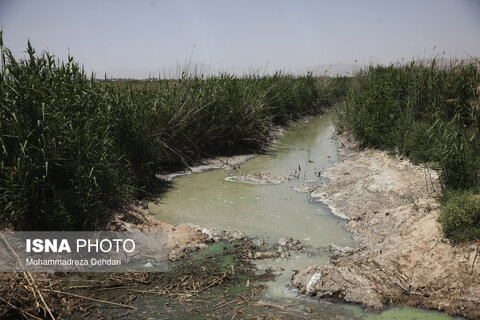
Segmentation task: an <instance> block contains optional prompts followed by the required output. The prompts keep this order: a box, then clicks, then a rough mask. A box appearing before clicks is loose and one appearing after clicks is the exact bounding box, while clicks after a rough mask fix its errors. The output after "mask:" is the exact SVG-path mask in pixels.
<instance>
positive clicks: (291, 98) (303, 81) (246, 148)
mask: <svg viewBox="0 0 480 320" xmlns="http://www.w3.org/2000/svg"><path fill="white" fill-rule="evenodd" d="M0 38H1V37H0ZM1 44H2V53H1V54H2V67H1V75H0V134H1V135H0V145H1V151H0V219H1V221H2V223H3V224H4V227H7V226H10V227H11V228H14V229H16V230H90V229H98V228H101V227H102V226H103V225H104V224H105V223H106V222H108V220H109V218H110V217H111V213H112V210H114V209H115V208H116V207H117V206H118V205H119V203H120V202H122V201H124V200H125V199H129V198H132V197H138V196H139V195H141V194H144V193H145V192H147V191H148V190H149V189H148V188H149V186H152V185H154V184H155V183H156V181H157V180H156V178H155V174H156V173H159V172H162V171H169V170H174V169H178V168H181V167H185V166H187V165H190V164H194V163H197V162H198V161H199V160H200V159H202V158H205V157H212V156H216V155H229V154H235V153H241V152H252V151H258V150H260V149H261V148H262V147H264V146H265V143H267V142H268V140H269V133H270V131H271V129H272V127H273V126H275V125H285V124H287V123H288V122H289V121H291V120H294V119H296V118H299V117H301V116H302V115H306V114H314V113H317V112H320V111H321V110H323V108H325V107H327V106H329V105H332V104H333V103H335V102H336V101H338V99H339V98H340V96H341V94H342V93H343V92H344V91H345V89H346V83H347V80H346V79H342V78H338V79H331V78H316V77H313V76H312V75H309V74H307V75H304V76H292V75H287V74H282V73H277V74H275V75H271V76H256V75H249V76H245V77H237V76H234V75H228V74H222V75H218V76H213V77H204V76H201V75H196V76H189V75H188V72H185V73H183V75H182V76H181V77H180V78H179V79H175V80H168V81H167V80H158V81H143V82H142V84H141V85H139V84H138V82H134V83H132V84H129V83H126V84H121V85H118V84H116V83H114V82H112V81H97V80H96V79H95V78H94V76H93V75H91V76H88V75H87V74H86V72H85V71H84V70H83V68H82V67H81V66H79V65H78V64H77V63H76V62H75V60H74V59H73V58H72V57H69V58H68V60H67V61H59V60H57V59H56V58H55V57H54V56H53V55H51V54H49V53H48V52H42V53H40V54H37V53H36V52H35V50H34V48H33V47H32V46H31V45H30V43H28V47H27V50H26V52H27V56H26V58H25V59H19V60H17V59H15V57H14V56H13V55H12V53H11V52H10V50H8V48H4V47H3V43H1Z"/></svg>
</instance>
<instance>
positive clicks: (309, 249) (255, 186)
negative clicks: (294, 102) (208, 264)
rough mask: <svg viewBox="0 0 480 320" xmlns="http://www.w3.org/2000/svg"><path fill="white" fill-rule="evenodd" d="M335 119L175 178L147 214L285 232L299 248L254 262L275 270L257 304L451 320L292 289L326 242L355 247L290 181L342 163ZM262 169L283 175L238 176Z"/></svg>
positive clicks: (305, 125) (267, 237)
mask: <svg viewBox="0 0 480 320" xmlns="http://www.w3.org/2000/svg"><path fill="white" fill-rule="evenodd" d="M332 118H333V115H332V114H330V113H327V114H324V115H321V116H317V117H312V118H310V119H308V121H304V122H299V123H296V124H295V125H293V126H292V127H291V128H289V129H288V130H287V131H286V133H285V134H284V135H283V136H280V137H278V139H277V140H276V142H274V143H273V144H272V146H271V147H270V148H269V150H268V151H267V152H265V153H264V154H262V155H258V156H256V157H253V158H251V159H249V160H248V161H246V162H245V163H243V164H240V165H239V166H236V167H234V168H232V169H230V170H224V169H216V170H210V171H206V172H202V173H198V174H191V175H184V176H179V177H176V178H174V179H173V180H172V184H173V185H172V188H171V189H170V190H169V191H168V192H167V193H165V194H164V195H162V197H161V198H159V199H158V200H157V201H155V202H151V203H149V206H148V207H149V211H150V212H151V214H153V215H155V216H157V218H158V219H159V220H162V221H166V222H168V223H171V224H180V223H193V224H196V225H199V226H202V227H206V228H216V229H220V230H230V231H237V230H238V231H241V232H243V233H245V234H246V235H247V236H249V237H250V238H252V239H253V241H254V242H256V243H263V242H265V243H266V244H268V243H271V244H272V243H275V242H277V240H278V239H280V238H283V237H289V238H290V237H291V238H293V239H295V240H300V241H301V242H302V243H303V245H304V249H303V250H291V251H290V258H289V259H281V258H277V259H263V260H256V261H255V264H256V268H257V269H258V270H257V274H262V273H265V272H268V271H271V272H272V273H273V274H274V275H275V277H270V278H269V279H268V280H265V279H262V280H261V281H263V282H264V285H265V289H264V290H263V291H262V294H261V299H262V301H267V302H269V301H270V302H272V303H274V304H275V305H277V306H278V305H280V306H282V305H283V306H296V307H302V308H305V310H308V312H309V313H310V314H311V315H304V317H305V316H306V317H307V318H325V319H328V318H330V316H332V315H334V317H336V316H339V317H341V318H344V319H451V317H449V316H448V315H446V314H443V313H438V312H433V311H426V310H422V309H414V308H410V307H402V306H391V307H389V308H387V309H386V310H384V311H382V312H369V311H365V310H363V309H362V308H360V307H358V306H353V305H348V304H341V303H330V302H326V301H321V300H316V299H314V298H308V297H305V296H302V295H298V294H297V293H296V292H295V291H294V290H292V289H290V288H289V283H290V279H291V276H292V273H293V272H294V270H301V269H304V268H306V267H308V266H311V265H318V264H324V263H328V260H329V252H328V250H326V248H327V247H328V246H329V245H332V244H335V245H340V246H352V247H354V246H355V243H354V241H353V239H352V237H351V235H350V233H349V232H347V231H346V230H345V229H344V228H343V226H344V224H345V221H344V220H342V219H340V218H338V217H336V216H334V215H333V214H332V212H331V211H330V209H329V208H328V206H326V205H325V204H322V203H321V202H316V201H313V200H312V199H310V198H309V197H308V195H305V194H304V193H300V192H296V191H295V190H294V186H298V185H305V184H319V183H321V182H324V181H325V180H324V178H322V177H321V173H322V171H323V170H324V169H325V168H327V167H329V166H331V165H333V164H334V163H335V162H337V161H339V160H340V158H341V156H340V154H339V149H338V148H339V146H338V144H337V142H336V141H335V139H332V136H333V134H334V126H333V124H332ZM260 173H261V174H268V176H269V177H270V176H273V177H281V179H280V180H282V181H281V183H278V184H274V183H266V184H263V183H259V182H261V181H255V180H251V179H240V178H238V177H245V176H247V177H248V176H249V175H253V177H255V175H257V176H259V177H261V175H260ZM260 180H261V179H260ZM270 182H271V181H270ZM277 182H278V181H277ZM210 250H214V249H212V248H211V249H210ZM227 260H228V259H227ZM252 281H255V280H252ZM259 281H260V280H259ZM322 314H323V315H324V316H323V317H322V316H321V315H322Z"/></svg>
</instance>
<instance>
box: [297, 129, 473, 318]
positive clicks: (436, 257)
mask: <svg viewBox="0 0 480 320" xmlns="http://www.w3.org/2000/svg"><path fill="white" fill-rule="evenodd" d="M338 139H339V140H340V142H341V145H342V149H341V152H342V155H343V159H342V161H340V162H338V163H336V164H335V165H333V166H332V167H330V168H328V169H327V170H326V171H325V172H324V173H323V176H325V177H327V178H329V179H330V181H328V182H327V183H324V184H320V185H318V186H303V187H302V186H300V187H298V188H297V189H298V190H299V191H304V192H309V193H310V194H311V196H312V197H313V198H315V199H317V200H318V201H323V202H325V203H327V204H328V205H329V206H330V207H331V209H332V212H333V213H334V214H336V215H338V216H340V217H344V218H346V219H348V223H347V224H346V228H347V230H349V231H351V232H352V234H353V237H354V239H355V241H356V243H357V247H358V248H356V249H352V248H339V247H335V248H334V255H333V257H332V258H331V263H330V264H327V265H317V266H312V267H309V268H307V269H305V270H302V271H299V272H298V273H297V274H295V275H294V276H293V277H292V284H293V286H294V287H296V288H298V289H299V291H300V292H301V293H306V294H307V295H311V296H316V297H318V298H328V299H334V300H340V301H345V302H351V303H359V304H361V305H363V306H365V307H367V308H370V309H381V308H383V307H384V306H385V305H386V304H387V303H389V302H393V303H405V304H408V305H411V306H416V307H423V308H429V309H438V310H444V311H445V312H447V313H449V314H452V315H462V316H465V317H468V318H472V319H478V318H480V262H479V261H477V260H480V259H479V258H477V255H478V251H479V246H480V241H475V242H471V243H466V244H462V245H457V246H454V245H451V244H450V243H449V242H448V240H446V239H445V238H444V237H443V235H442V232H441V228H440V225H439V223H438V222H437V218H438V215H439V208H438V207H439V206H438V202H437V200H436V197H437V196H438V195H439V191H440V186H439V182H438V174H437V173H436V172H434V171H432V170H426V169H425V168H424V167H422V166H415V165H413V164H411V163H410V162H409V161H407V160H404V159H401V158H399V157H391V156H389V155H388V154H386V153H385V152H382V151H378V150H370V149H365V150H359V149H358V147H357V145H356V144H355V142H354V141H353V139H352V138H351V136H349V135H348V134H342V135H340V136H338Z"/></svg>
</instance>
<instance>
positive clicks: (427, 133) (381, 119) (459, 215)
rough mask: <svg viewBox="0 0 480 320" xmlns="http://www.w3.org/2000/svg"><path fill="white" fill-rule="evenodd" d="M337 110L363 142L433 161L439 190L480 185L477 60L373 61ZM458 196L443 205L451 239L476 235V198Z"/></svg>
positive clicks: (463, 189) (479, 227)
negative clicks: (444, 63)
mask: <svg viewBox="0 0 480 320" xmlns="http://www.w3.org/2000/svg"><path fill="white" fill-rule="evenodd" d="M339 117H340V127H341V128H342V127H343V129H350V130H352V131H353V133H354V135H355V136H356V138H357V139H358V140H359V141H360V142H361V143H362V144H363V146H367V147H374V148H381V149H385V150H389V151H393V152H397V153H401V154H405V155H407V156H408V157H410V159H411V160H412V161H413V162H415V163H431V164H432V165H433V166H435V167H436V168H438V169H439V170H440V173H441V183H442V187H443V190H444V193H447V192H450V191H452V190H453V191H458V192H460V193H462V192H463V193H465V194H467V193H468V192H471V190H473V189H477V188H478V186H479V184H480V174H479V173H480V72H479V68H478V66H477V65H476V64H473V63H472V64H462V63H461V64H458V65H453V64H452V65H450V66H441V67H440V66H438V65H437V64H436V61H435V60H433V61H432V62H431V63H430V64H422V63H417V62H412V63H410V64H408V65H391V66H387V67H385V66H377V67H370V68H368V69H367V70H364V71H362V72H360V73H359V74H358V75H357V76H356V77H355V78H354V79H353V81H352V86H351V88H350V90H349V93H348V94H347V97H346V99H345V102H344V103H343V105H342V108H341V111H340V112H339ZM455 199H457V197H454V198H452V200H451V201H452V202H451V203H450V201H447V204H446V205H445V206H444V207H443V210H442V212H443V213H442V219H440V221H441V223H442V225H443V228H444V231H445V234H446V235H447V236H448V237H450V238H451V239H453V240H458V239H462V240H470V239H474V238H477V237H478V236H479V235H480V233H479V231H480V225H479V224H478V223H477V222H474V221H476V220H475V219H478V218H476V217H478V216H479V213H478V209H479V207H478V205H477V204H476V202H472V201H467V202H466V203H465V204H463V205H462V207H458V206H457V205H458V201H457V200H455ZM448 203H450V204H448ZM456 207H458V209H459V211H458V212H456V209H455V208H456ZM467 216H470V218H471V219H472V220H469V219H470V218H468V217H467ZM467 229H468V230H469V231H468V232H467V231H466V230H467Z"/></svg>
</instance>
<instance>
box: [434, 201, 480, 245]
mask: <svg viewBox="0 0 480 320" xmlns="http://www.w3.org/2000/svg"><path fill="white" fill-rule="evenodd" d="M443 202H444V204H443V207H442V211H441V214H440V218H439V221H440V223H441V224H442V226H443V232H444V233H445V236H446V237H448V238H450V239H451V240H452V241H453V242H454V243H459V242H464V241H468V240H472V239H478V238H480V198H478V197H475V196H474V195H472V194H471V193H470V192H456V193H453V194H450V195H448V196H446V197H445V199H444V201H443Z"/></svg>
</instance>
